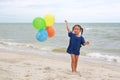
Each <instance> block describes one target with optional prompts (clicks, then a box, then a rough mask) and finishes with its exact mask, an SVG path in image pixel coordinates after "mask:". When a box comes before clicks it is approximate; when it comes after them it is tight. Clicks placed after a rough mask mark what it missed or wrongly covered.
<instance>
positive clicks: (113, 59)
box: [86, 53, 120, 63]
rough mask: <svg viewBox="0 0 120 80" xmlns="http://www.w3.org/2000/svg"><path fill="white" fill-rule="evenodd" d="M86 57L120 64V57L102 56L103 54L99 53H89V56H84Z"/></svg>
mask: <svg viewBox="0 0 120 80" xmlns="http://www.w3.org/2000/svg"><path fill="white" fill-rule="evenodd" d="M86 56H88V57H91V58H96V59H102V60H105V61H110V62H118V63H120V57H119V56H113V55H103V54H100V53H89V54H86Z"/></svg>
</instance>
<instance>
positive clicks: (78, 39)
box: [65, 20, 89, 73]
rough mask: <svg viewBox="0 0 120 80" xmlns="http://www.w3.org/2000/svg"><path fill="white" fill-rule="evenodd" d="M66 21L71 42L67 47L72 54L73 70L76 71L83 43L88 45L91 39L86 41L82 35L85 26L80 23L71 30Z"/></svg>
mask: <svg viewBox="0 0 120 80" xmlns="http://www.w3.org/2000/svg"><path fill="white" fill-rule="evenodd" d="M65 23H66V28H67V31H68V36H69V37H70V42H69V46H68V48H67V52H68V53H69V54H70V55H71V68H72V72H74V73H76V72H77V71H76V68H77V63H78V57H79V54H80V48H81V45H83V46H85V45H88V44H89V41H86V42H85V40H84V37H83V36H82V34H83V28H82V27H81V26H80V25H74V26H73V28H72V31H71V30H70V28H69V26H68V22H67V20H65Z"/></svg>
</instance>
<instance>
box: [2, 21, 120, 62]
mask: <svg viewBox="0 0 120 80" xmlns="http://www.w3.org/2000/svg"><path fill="white" fill-rule="evenodd" d="M75 24H80V25H81V26H82V27H83V36H84V38H85V40H86V41H89V42H90V44H89V45H88V46H82V47H81V51H80V52H81V56H85V57H87V59H90V60H92V59H93V61H94V60H98V61H100V60H102V61H106V63H109V62H112V63H120V23H69V27H70V29H72V27H73V26H74V25H75ZM53 27H54V28H55V36H53V37H51V38H48V39H47V40H46V41H44V42H40V41H38V40H37V39H36V34H37V32H38V30H37V29H35V28H34V27H33V25H32V23H0V49H7V50H11V51H23V52H34V53H38V54H39V53H42V52H41V51H46V54H47V55H48V54H49V51H51V52H55V53H60V54H62V53H63V54H64V55H68V54H67V53H66V48H67V47H68V43H69V37H68V32H67V30H66V26H65V23H55V24H54V25H53ZM43 55H44V54H43ZM88 61H89V60H88Z"/></svg>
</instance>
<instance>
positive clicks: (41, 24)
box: [33, 17, 46, 30]
mask: <svg viewBox="0 0 120 80" xmlns="http://www.w3.org/2000/svg"><path fill="white" fill-rule="evenodd" d="M33 26H34V27H35V28H36V29H38V30H42V29H45V27H46V22H45V20H44V19H43V18H41V17H36V18H35V19H34V20H33Z"/></svg>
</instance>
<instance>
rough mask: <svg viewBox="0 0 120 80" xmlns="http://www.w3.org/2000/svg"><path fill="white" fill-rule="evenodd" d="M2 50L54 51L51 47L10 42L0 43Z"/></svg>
mask: <svg viewBox="0 0 120 80" xmlns="http://www.w3.org/2000/svg"><path fill="white" fill-rule="evenodd" d="M0 48H6V49H13V50H14V49H18V48H19V49H29V50H31V49H36V50H52V49H51V48H50V47H49V46H45V45H39V44H34V43H33V44H32V43H18V42H10V41H0Z"/></svg>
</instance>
